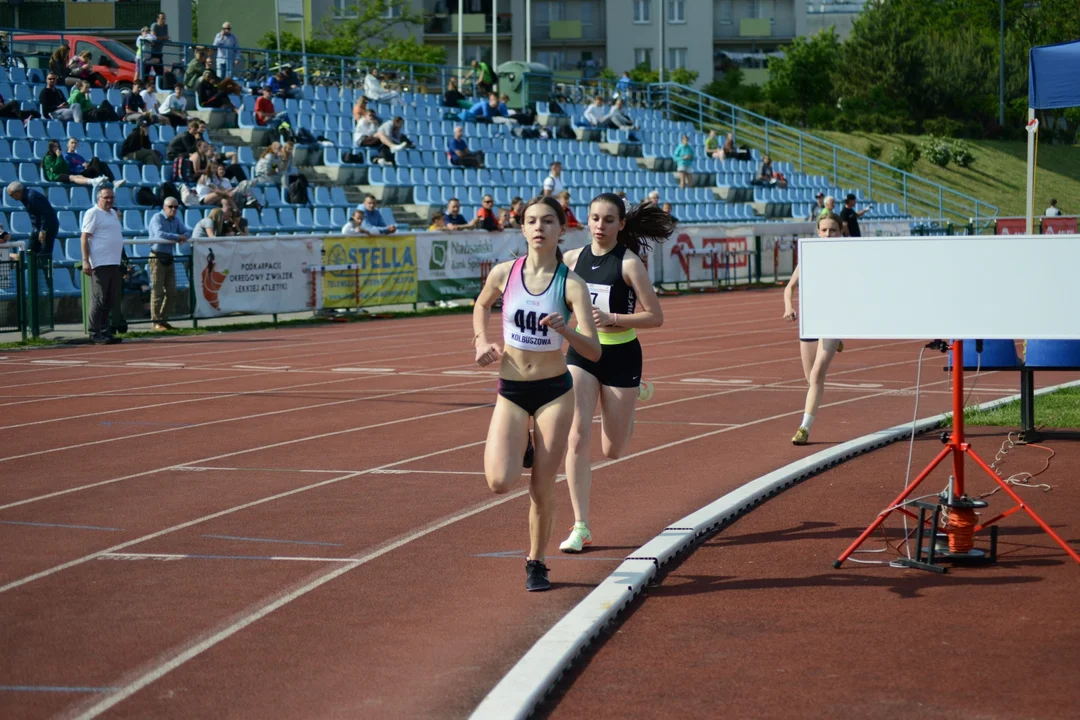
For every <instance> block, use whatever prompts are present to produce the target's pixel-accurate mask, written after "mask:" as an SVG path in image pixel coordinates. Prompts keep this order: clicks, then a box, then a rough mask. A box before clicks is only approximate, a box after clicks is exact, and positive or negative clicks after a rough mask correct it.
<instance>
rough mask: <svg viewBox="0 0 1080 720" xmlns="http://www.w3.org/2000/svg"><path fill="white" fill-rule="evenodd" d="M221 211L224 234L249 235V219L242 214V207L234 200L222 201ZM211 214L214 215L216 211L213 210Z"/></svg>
mask: <svg viewBox="0 0 1080 720" xmlns="http://www.w3.org/2000/svg"><path fill="white" fill-rule="evenodd" d="M221 212H222V213H223V218H224V220H223V224H222V233H221V234H222V235H229V236H233V235H241V236H247V235H248V234H249V232H248V221H247V220H246V219H245V218H244V216H243V215H241V214H240V207H239V206H238V205H237V204H236V203H234V202H233V201H232V200H222V201H221ZM210 214H211V215H213V214H214V211H213V210H211V211H210Z"/></svg>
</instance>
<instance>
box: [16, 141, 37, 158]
mask: <svg viewBox="0 0 1080 720" xmlns="http://www.w3.org/2000/svg"><path fill="white" fill-rule="evenodd" d="M11 156H12V157H14V158H15V159H16V160H21V161H23V162H39V161H40V160H39V158H38V156H37V155H35V154H34V150H33V148H32V147H31V146H30V141H29V140H16V141H15V142H13V143H11Z"/></svg>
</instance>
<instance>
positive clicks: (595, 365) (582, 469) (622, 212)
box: [559, 193, 675, 553]
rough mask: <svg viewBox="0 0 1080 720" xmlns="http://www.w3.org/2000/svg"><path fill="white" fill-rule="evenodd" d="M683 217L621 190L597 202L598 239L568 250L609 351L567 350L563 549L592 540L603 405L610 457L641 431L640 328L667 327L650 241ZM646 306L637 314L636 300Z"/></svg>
mask: <svg viewBox="0 0 1080 720" xmlns="http://www.w3.org/2000/svg"><path fill="white" fill-rule="evenodd" d="M674 228H675V222H674V221H673V220H672V218H671V216H670V215H669V214H668V213H666V212H664V211H663V210H662V209H660V208H659V207H658V206H657V205H655V204H652V203H645V204H642V205H639V206H637V207H636V208H633V209H628V205H627V204H626V203H625V201H624V200H623V199H622V198H620V197H619V196H618V195H615V194H613V193H604V194H602V195H598V196H597V197H596V198H595V199H594V200H593V201H592V203H591V204H590V205H589V233H590V234H591V235H592V244H591V245H588V246H586V247H583V248H580V249H577V250H570V251H569V252H567V253H566V264H567V265H568V266H570V267H572V268H573V269H574V272H576V273H577V274H578V275H579V276H581V278H582V279H583V280H584V281H585V282H586V283H588V285H589V293H590V295H591V297H592V302H593V306H594V307H593V311H592V314H593V318H594V319H595V321H596V325H597V327H598V328H600V345H601V346H602V347H603V353H602V354H601V356H600V359H599V360H598V361H593V360H590V359H588V358H584V357H582V356H581V355H580V354H578V353H577V352H576V351H575V350H574V348H572V347H571V348H570V351H569V352H567V353H566V362H567V364H568V365H569V366H570V374H571V375H573V376H574V401H575V404H576V409H575V411H574V425H573V427H572V428H571V429H570V448H569V451H568V453H567V456H566V480H567V484H568V485H569V486H570V501H571V502H572V503H573V505H574V527H573V529H571V531H570V537H568V538H567V539H566V540H565V541H564V542H563V543H562V544H561V545H559V549H560V550H562V551H563V552H568V553H578V552H581V549H582V547H584V546H585V545H590V544H591V543H592V533H591V532H590V531H589V489H590V487H591V485H592V469H591V467H590V466H589V445H590V443H591V439H592V419H593V414H594V413H595V411H596V403H597V401H599V403H600V418H601V425H600V427H601V430H602V434H603V443H602V444H603V449H604V455H606V456H607V457H609V458H617V457H621V456H622V454H623V453H624V452H625V451H626V446H627V445H629V444H630V436H631V435H632V434H633V432H634V406H635V403H636V402H637V401H638V400H642V401H644V400H648V399H649V398H650V397H651V396H652V385H651V384H650V383H648V382H646V381H644V380H642V379H641V344H640V343H639V342H638V339H637V332H636V328H651V327H660V326H661V325H662V324H663V323H664V313H663V311H662V310H661V309H660V300H659V299H658V298H657V297H656V292H655V291H654V290H653V286H652V282H651V281H650V280H649V273H648V271H647V270H646V269H645V263H643V262H642V261H641V258H642V257H643V256H644V255H645V252H647V251H648V249H649V238H654V239H657V240H662V239H666V238H668V237H671V233H672V232H673V231H674ZM637 300H640V301H641V311H639V312H634V309H635V307H634V306H635V304H636V301H637Z"/></svg>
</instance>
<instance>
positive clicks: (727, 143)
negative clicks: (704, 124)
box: [720, 133, 738, 160]
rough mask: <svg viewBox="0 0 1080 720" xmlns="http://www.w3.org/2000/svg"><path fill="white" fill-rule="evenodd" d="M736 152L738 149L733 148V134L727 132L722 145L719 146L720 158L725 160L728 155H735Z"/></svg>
mask: <svg viewBox="0 0 1080 720" xmlns="http://www.w3.org/2000/svg"><path fill="white" fill-rule="evenodd" d="M737 154H738V150H736V149H735V135H734V134H732V133H728V134H727V139H726V140H724V146H723V147H722V148H720V159H721V160H726V159H727V158H730V157H735V156H736V155H737Z"/></svg>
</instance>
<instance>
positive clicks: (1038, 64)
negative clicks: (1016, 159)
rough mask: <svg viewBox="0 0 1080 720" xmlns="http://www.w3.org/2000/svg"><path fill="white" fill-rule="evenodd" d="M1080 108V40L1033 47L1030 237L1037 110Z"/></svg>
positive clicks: (1029, 231)
mask: <svg viewBox="0 0 1080 720" xmlns="http://www.w3.org/2000/svg"><path fill="white" fill-rule="evenodd" d="M1078 105H1080V40H1074V41H1072V42H1067V43H1059V44H1057V45H1043V46H1041V47H1033V48H1031V53H1030V55H1029V56H1028V127H1029V129H1030V130H1031V132H1029V133H1028V156H1027V234H1028V235H1031V234H1032V232H1033V230H1034V226H1035V145H1036V143H1037V142H1038V137H1037V128H1038V125H1034V126H1032V125H1031V122H1032V121H1033V120H1034V119H1035V111H1036V110H1054V109H1058V108H1068V107H1076V106H1078Z"/></svg>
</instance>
